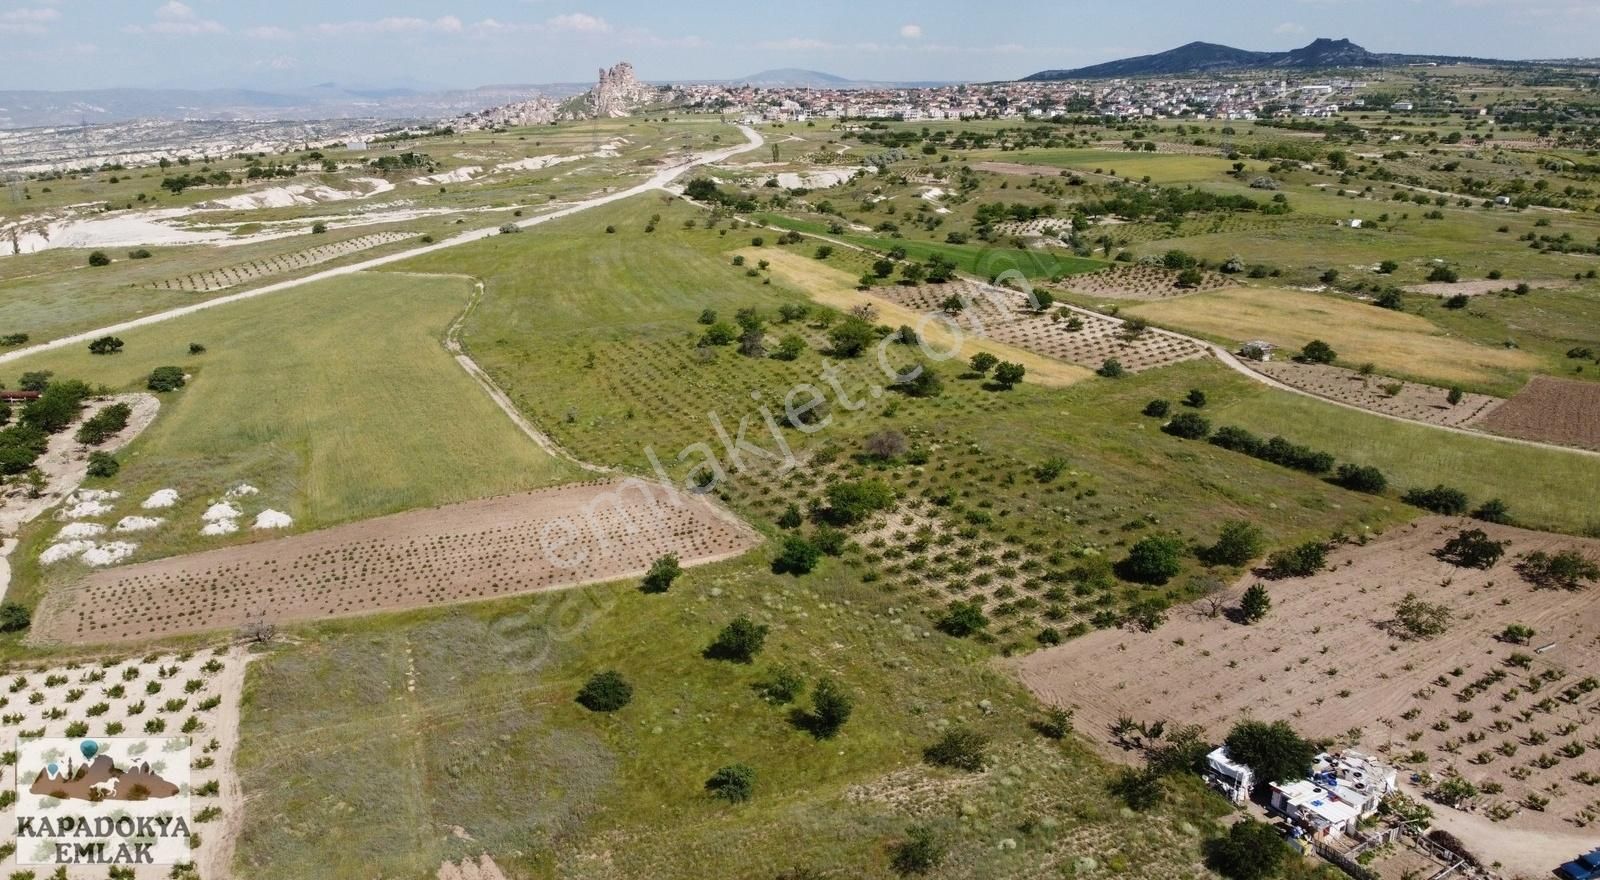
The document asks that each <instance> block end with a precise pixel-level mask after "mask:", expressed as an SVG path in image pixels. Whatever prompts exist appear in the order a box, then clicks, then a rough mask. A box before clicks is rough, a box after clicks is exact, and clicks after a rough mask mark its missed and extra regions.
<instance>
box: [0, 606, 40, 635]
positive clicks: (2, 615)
mask: <svg viewBox="0 0 1600 880" xmlns="http://www.w3.org/2000/svg"><path fill="white" fill-rule="evenodd" d="M32 621H33V615H32V613H31V612H29V611H28V609H27V607H26V606H23V605H20V604H18V603H16V602H13V601H11V600H9V599H7V600H6V601H4V602H0V632H8V633H9V632H21V631H22V630H25V629H27V628H28V624H29V623H31V622H32Z"/></svg>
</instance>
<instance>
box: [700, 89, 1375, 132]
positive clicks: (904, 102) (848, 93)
mask: <svg viewBox="0 0 1600 880" xmlns="http://www.w3.org/2000/svg"><path fill="white" fill-rule="evenodd" d="M1364 86H1365V83H1362V82H1357V81H1354V80H1347V79H1323V80H1318V81H1315V82H1291V81H1289V80H1284V79H1274V80H1254V81H1240V80H1221V79H1218V80H1208V79H1171V80H1109V81H1096V82H1010V83H990V84H982V85H978V84H963V85H950V86H934V87H929V88H812V87H800V86H795V87H773V86H749V85H725V84H704V85H690V86H678V87H677V89H678V91H679V93H680V94H681V96H682V97H683V99H684V100H685V103H686V104H687V105H688V106H689V107H691V108H696V109H702V110H708V111H715V112H722V113H732V114H738V115H740V116H741V117H742V118H743V120H744V121H746V122H751V123H754V122H805V121H808V120H816V119H901V120H906V121H921V120H944V119H983V118H990V119H1049V118H1054V117H1061V116H1074V115H1079V114H1085V115H1094V116H1113V117H1118V118H1122V119H1141V118H1147V119H1168V118H1174V119H1176V118H1190V119H1226V120H1231V119H1239V120H1249V119H1256V118H1258V116H1264V115H1274V116H1296V115H1298V116H1304V117H1327V116H1334V115H1337V114H1338V113H1339V112H1340V107H1341V106H1342V105H1348V104H1353V103H1355V102H1356V101H1357V100H1359V99H1357V98H1356V97H1355V96H1356V94H1357V93H1358V92H1359V90H1360V89H1362V88H1363V87H1364Z"/></svg>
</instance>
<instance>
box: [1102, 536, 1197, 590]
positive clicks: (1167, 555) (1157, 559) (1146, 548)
mask: <svg viewBox="0 0 1600 880" xmlns="http://www.w3.org/2000/svg"><path fill="white" fill-rule="evenodd" d="M1182 570H1183V542H1182V541H1180V540H1178V539H1177V538H1169V537H1164V536H1160V535H1147V536H1145V537H1143V538H1140V539H1139V541H1138V543H1136V544H1134V545H1133V547H1131V548H1130V549H1129V550H1128V557H1127V558H1126V559H1124V560H1122V563H1121V564H1120V565H1119V566H1118V571H1117V573H1118V574H1119V575H1121V576H1122V577H1123V578H1124V579H1126V580H1130V581H1134V582H1137V583H1141V584H1154V585H1156V586H1160V585H1162V584H1165V583H1166V582H1167V581H1169V580H1171V579H1172V578H1173V576H1174V575H1176V574H1177V573H1178V572H1180V571H1182Z"/></svg>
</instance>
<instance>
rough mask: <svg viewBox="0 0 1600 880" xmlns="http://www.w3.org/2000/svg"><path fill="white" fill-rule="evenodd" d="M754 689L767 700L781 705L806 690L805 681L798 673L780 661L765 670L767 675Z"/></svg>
mask: <svg viewBox="0 0 1600 880" xmlns="http://www.w3.org/2000/svg"><path fill="white" fill-rule="evenodd" d="M756 690H758V691H759V692H760V693H761V697H762V699H764V700H766V701H767V702H769V703H776V704H778V705H783V704H786V703H792V702H794V701H795V700H797V699H799V698H800V695H801V694H803V693H805V692H806V683H805V679H803V678H801V677H800V673H798V672H796V671H794V669H792V668H790V667H788V666H785V665H783V664H781V663H780V664H778V665H777V666H774V667H772V668H771V669H769V670H768V671H767V677H766V678H765V679H764V680H763V681H762V682H761V683H760V684H759V685H757V687H756Z"/></svg>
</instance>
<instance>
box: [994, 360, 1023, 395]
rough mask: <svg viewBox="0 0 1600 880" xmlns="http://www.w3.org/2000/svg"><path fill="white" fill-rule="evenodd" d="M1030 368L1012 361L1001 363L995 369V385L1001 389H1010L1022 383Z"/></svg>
mask: <svg viewBox="0 0 1600 880" xmlns="http://www.w3.org/2000/svg"><path fill="white" fill-rule="evenodd" d="M1027 372H1028V368H1027V367H1024V366H1023V365H1021V364H1014V363H1012V362H1010V361H1001V362H1000V363H998V364H996V365H995V368H994V384H995V385H998V386H999V387H1001V388H1005V389H1010V388H1014V387H1016V386H1017V385H1018V384H1019V383H1021V382H1022V377H1023V376H1024V375H1026V374H1027Z"/></svg>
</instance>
